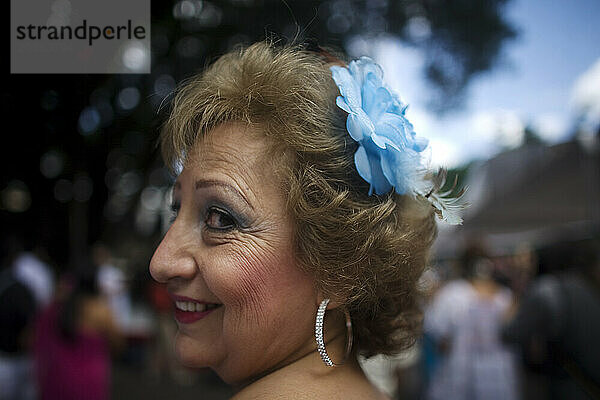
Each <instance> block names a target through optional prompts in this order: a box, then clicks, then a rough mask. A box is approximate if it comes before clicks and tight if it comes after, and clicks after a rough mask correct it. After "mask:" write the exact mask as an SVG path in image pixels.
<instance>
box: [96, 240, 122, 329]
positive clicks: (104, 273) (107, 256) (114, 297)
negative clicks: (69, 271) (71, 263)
mask: <svg viewBox="0 0 600 400" xmlns="http://www.w3.org/2000/svg"><path fill="white" fill-rule="evenodd" d="M92 256H93V260H94V263H95V264H96V265H97V266H98V276H97V280H98V287H99V289H100V293H101V294H102V295H103V296H104V297H105V298H106V299H107V301H108V304H109V306H110V309H111V311H112V313H113V315H114V316H115V319H116V322H117V325H118V326H119V328H120V329H121V330H123V331H126V330H127V327H128V326H129V323H130V321H131V299H130V297H129V290H128V287H127V279H126V277H125V274H124V273H123V271H122V270H121V269H120V268H118V267H117V266H115V265H114V261H113V257H112V253H111V251H110V249H109V248H108V247H107V246H106V245H105V244H103V243H96V244H95V245H94V246H93V248H92Z"/></svg>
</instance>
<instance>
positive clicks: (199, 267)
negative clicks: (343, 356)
mask: <svg viewBox="0 0 600 400" xmlns="http://www.w3.org/2000/svg"><path fill="white" fill-rule="evenodd" d="M266 148H267V139H266V138H265V137H263V136H261V135H260V134H259V133H258V132H254V131H252V130H251V129H250V128H248V127H246V126H245V125H243V124H241V123H229V124H223V125H220V126H218V127H217V128H215V129H213V130H212V131H210V132H209V133H208V134H207V135H205V136H204V137H203V138H202V139H200V140H199V141H198V143H197V144H196V145H195V146H194V147H193V149H192V151H191V152H190V155H189V157H188V160H187V162H186V165H185V167H184V169H183V171H182V173H181V174H180V175H179V177H178V178H177V181H176V183H175V187H174V191H173V208H174V210H175V211H176V214H177V216H176V218H175V220H174V222H173V224H172V225H171V227H170V229H169V231H168V232H167V234H166V235H165V237H164V238H163V240H162V242H161V243H160V245H159V247H158V249H157V250H156V252H155V253H154V256H153V258H152V261H151V263H150V272H151V274H152V276H153V277H154V279H156V280H157V281H159V282H164V283H166V284H167V289H168V290H169V292H170V293H171V295H172V297H173V300H174V301H175V304H176V311H175V317H176V319H177V322H178V325H179V331H178V333H177V337H176V344H175V348H176V352H177V354H178V356H179V359H180V360H181V361H182V363H183V364H185V365H187V366H191V367H206V366H208V367H211V368H213V369H214V370H215V371H216V372H217V373H218V374H219V375H220V376H221V378H223V379H224V380H225V381H226V382H229V383H236V382H242V381H245V380H248V379H251V378H252V377H253V376H257V375H259V374H261V373H263V372H265V371H268V370H269V369H272V368H277V367H278V366H282V365H285V364H286V363H288V362H291V361H292V360H294V359H296V358H299V357H300V356H302V355H303V354H305V353H307V352H309V351H312V350H314V348H315V344H314V339H313V337H312V331H313V323H314V322H313V318H314V314H315V310H316V307H317V305H318V302H317V292H316V290H315V288H314V284H313V280H312V279H311V277H310V276H309V275H307V274H305V273H303V272H302V271H301V270H300V268H299V267H298V266H297V265H296V261H295V257H294V253H293V238H292V221H291V219H290V216H289V215H288V213H287V212H286V209H285V198H284V195H283V193H282V191H281V188H280V185H279V182H277V181H276V178H275V174H274V172H273V169H272V167H269V165H270V164H269V162H268V159H267V157H265V155H264V154H265V150H266Z"/></svg>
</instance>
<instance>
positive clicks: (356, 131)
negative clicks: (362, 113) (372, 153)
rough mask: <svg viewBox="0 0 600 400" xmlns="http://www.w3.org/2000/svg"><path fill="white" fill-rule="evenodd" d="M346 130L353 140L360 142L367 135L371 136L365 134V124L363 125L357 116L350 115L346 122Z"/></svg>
mask: <svg viewBox="0 0 600 400" xmlns="http://www.w3.org/2000/svg"><path fill="white" fill-rule="evenodd" d="M346 129H347V130H348V133H349V134H350V136H352V139H354V140H356V141H357V142H360V141H361V140H363V139H364V137H365V134H367V135H368V134H369V132H365V127H364V124H362V123H361V121H360V118H359V117H358V115H356V114H348V119H347V120H346Z"/></svg>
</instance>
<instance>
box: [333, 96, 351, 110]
mask: <svg viewBox="0 0 600 400" xmlns="http://www.w3.org/2000/svg"><path fill="white" fill-rule="evenodd" d="M335 104H337V106H338V107H339V108H341V109H342V110H344V111H346V112H347V113H348V114H350V113H351V112H352V110H351V109H350V106H349V105H348V103H346V100H344V98H343V97H342V96H338V97H337V98H336V99H335Z"/></svg>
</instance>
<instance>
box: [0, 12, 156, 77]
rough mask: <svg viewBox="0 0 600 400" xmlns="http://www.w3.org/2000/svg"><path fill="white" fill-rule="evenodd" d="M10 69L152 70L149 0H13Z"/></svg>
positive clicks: (72, 71)
mask: <svg viewBox="0 0 600 400" xmlns="http://www.w3.org/2000/svg"><path fill="white" fill-rule="evenodd" d="M10 24H11V30H10V33H11V38H10V44H11V48H10V72H11V73H13V74H35V73H46V74H55V73H68V74H96V73H97V74H122V73H125V74H127V73H136V74H139V73H150V0H125V1H123V0H102V1H98V0H11V18H10Z"/></svg>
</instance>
